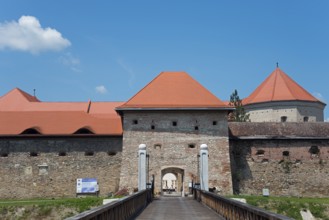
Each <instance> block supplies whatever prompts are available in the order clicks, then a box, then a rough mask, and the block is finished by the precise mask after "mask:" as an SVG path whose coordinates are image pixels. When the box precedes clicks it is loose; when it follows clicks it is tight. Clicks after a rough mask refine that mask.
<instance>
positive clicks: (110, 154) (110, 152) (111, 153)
mask: <svg viewBox="0 0 329 220" xmlns="http://www.w3.org/2000/svg"><path fill="white" fill-rule="evenodd" d="M107 154H108V155H109V156H115V155H117V153H116V152H114V151H109V152H108V153H107Z"/></svg>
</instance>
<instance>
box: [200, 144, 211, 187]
mask: <svg viewBox="0 0 329 220" xmlns="http://www.w3.org/2000/svg"><path fill="white" fill-rule="evenodd" d="M200 186H201V190H205V191H209V187H208V146H207V145H206V144H201V146H200Z"/></svg>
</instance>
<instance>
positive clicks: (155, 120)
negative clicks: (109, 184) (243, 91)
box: [120, 111, 232, 194]
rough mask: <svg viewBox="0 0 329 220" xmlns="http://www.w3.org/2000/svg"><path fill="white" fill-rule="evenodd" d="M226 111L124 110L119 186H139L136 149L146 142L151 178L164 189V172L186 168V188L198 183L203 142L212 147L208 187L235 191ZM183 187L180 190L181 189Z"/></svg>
mask: <svg viewBox="0 0 329 220" xmlns="http://www.w3.org/2000/svg"><path fill="white" fill-rule="evenodd" d="M225 116H226V112H218V111H185V112H183V111H176V112H175V111H171V112H170V111H166V112H164V111H163V112H160V111H153V112H148V111H134V112H132V111H131V112H124V117H123V118H124V120H123V122H124V124H123V127H124V134H123V153H122V155H123V156H122V170H121V175H120V187H132V188H136V187H137V175H138V172H137V171H138V170H137V165H138V158H137V151H138V146H139V144H142V143H143V144H146V146H147V153H148V154H149V179H150V178H151V176H152V175H154V177H155V188H156V191H157V192H160V191H161V183H162V181H161V179H162V174H163V173H162V172H161V171H163V170H165V169H169V168H178V169H183V170H184V191H185V192H186V191H187V189H188V183H189V182H190V181H192V180H193V181H194V182H198V180H199V177H198V175H199V172H198V154H199V151H200V145H201V144H203V143H205V144H207V145H208V148H209V155H210V156H209V187H216V188H217V189H218V190H221V191H222V192H223V193H224V194H231V193H232V177H231V169H230V157H229V146H228V129H227V120H226V117H225ZM179 190H180V189H178V191H179Z"/></svg>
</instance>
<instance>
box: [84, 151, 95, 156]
mask: <svg viewBox="0 0 329 220" xmlns="http://www.w3.org/2000/svg"><path fill="white" fill-rule="evenodd" d="M85 156H94V152H93V151H86V152H85Z"/></svg>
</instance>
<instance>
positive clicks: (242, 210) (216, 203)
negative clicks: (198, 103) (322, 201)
mask: <svg viewBox="0 0 329 220" xmlns="http://www.w3.org/2000/svg"><path fill="white" fill-rule="evenodd" d="M194 199H196V200H197V201H199V202H201V203H203V204H205V205H206V206H208V207H209V208H211V209H213V210H214V211H215V212H217V213H218V214H220V215H221V216H223V217H224V218H225V219H228V220H230V219H234V220H254V219H255V220H267V219H269V220H292V219H291V218H288V217H286V216H283V215H279V214H275V213H272V212H269V211H266V210H264V209H261V208H257V207H254V206H251V205H248V204H245V203H242V202H238V201H235V200H233V199H228V198H225V197H223V196H219V195H216V194H214V193H210V192H207V191H202V190H200V189H194Z"/></svg>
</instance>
